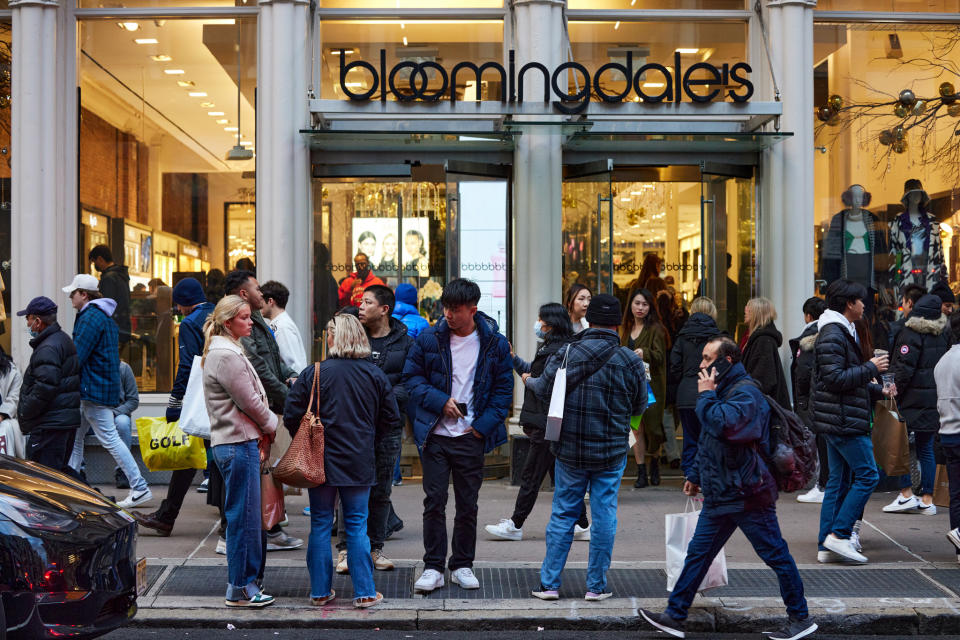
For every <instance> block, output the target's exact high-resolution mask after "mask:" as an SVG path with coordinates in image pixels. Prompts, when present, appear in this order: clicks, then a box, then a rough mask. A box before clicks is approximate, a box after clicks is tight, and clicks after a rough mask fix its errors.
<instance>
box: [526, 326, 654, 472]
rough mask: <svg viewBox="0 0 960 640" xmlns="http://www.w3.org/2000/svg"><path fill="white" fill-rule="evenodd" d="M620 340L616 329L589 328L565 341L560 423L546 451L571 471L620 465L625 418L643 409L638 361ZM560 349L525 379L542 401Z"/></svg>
mask: <svg viewBox="0 0 960 640" xmlns="http://www.w3.org/2000/svg"><path fill="white" fill-rule="evenodd" d="M619 342H620V338H619V337H618V336H617V334H616V333H615V332H613V331H611V330H609V329H597V328H593V327H591V328H590V329H587V330H585V331H583V332H581V333H580V334H579V335H578V336H577V338H576V339H575V340H574V341H573V342H571V343H570V347H569V349H570V350H569V353H568V354H567V355H566V358H567V397H566V402H565V403H564V407H563V425H562V426H561V428H560V440H559V441H558V442H556V443H554V444H553V445H552V447H551V449H552V450H553V452H554V454H555V455H556V456H557V460H559V461H560V462H562V463H564V464H565V465H568V466H570V467H573V468H575V469H582V470H588V471H608V470H611V469H616V468H618V465H622V464H623V458H624V455H625V454H626V452H627V437H628V434H629V433H630V417H631V416H638V415H641V414H643V412H644V411H645V410H646V408H647V380H646V376H645V375H644V367H643V360H641V359H640V356H638V355H637V354H636V353H634V352H633V350H632V349H630V348H627V347H622V346H620V344H619ZM565 352H566V348H564V349H562V350H558V351H557V353H556V354H555V355H554V356H553V357H551V358H550V360H549V361H548V362H547V366H546V368H545V369H544V371H543V375H541V376H540V377H538V378H528V379H527V384H526V386H527V389H530V390H532V391H533V392H534V393H536V394H537V397H539V398H540V399H541V400H542V401H544V402H546V403H549V402H550V399H551V396H552V395H553V382H554V379H555V378H556V374H557V370H558V369H559V368H560V366H561V365H562V363H563V359H564V354H565Z"/></svg>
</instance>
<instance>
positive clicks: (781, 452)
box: [742, 377, 817, 493]
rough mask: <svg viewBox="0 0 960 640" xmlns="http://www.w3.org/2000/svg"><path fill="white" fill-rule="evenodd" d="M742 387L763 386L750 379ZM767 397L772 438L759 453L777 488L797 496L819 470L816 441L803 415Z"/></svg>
mask: <svg viewBox="0 0 960 640" xmlns="http://www.w3.org/2000/svg"><path fill="white" fill-rule="evenodd" d="M742 384H753V385H754V386H756V387H757V388H759V387H760V385H759V384H758V383H757V381H756V380H754V379H752V378H749V377H748V378H747V379H746V380H745V381H744V382H743V383H742ZM763 397H764V398H766V400H767V405H768V406H769V408H770V425H769V426H770V429H769V432H770V436H769V440H768V441H767V446H766V447H764V446H762V444H761V446H759V447H758V451H759V453H760V457H762V458H763V461H764V462H766V463H767V468H769V469H770V473H771V474H772V475H773V477H774V479H775V480H776V481H777V489H778V490H779V491H782V492H784V493H793V492H794V491H798V490H800V489H803V488H805V487H806V486H807V484H809V482H810V480H811V479H812V478H813V475H814V474H815V473H816V471H817V445H816V438H815V436H814V434H813V432H812V431H810V428H809V427H807V425H805V424H804V423H803V420H801V419H800V416H798V415H797V414H796V413H794V412H793V411H790V410H789V409H784V408H783V407H781V406H780V404H779V403H778V402H777V401H776V400H774V399H773V398H771V397H770V396H768V395H767V394H763Z"/></svg>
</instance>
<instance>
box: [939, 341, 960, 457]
mask: <svg viewBox="0 0 960 640" xmlns="http://www.w3.org/2000/svg"><path fill="white" fill-rule="evenodd" d="M933 378H934V380H936V383H937V411H938V413H939V414H940V443H941V444H942V445H944V446H947V447H957V446H960V345H954V346H952V347H950V350H949V351H947V353H946V355H944V356H943V357H942V358H940V362H938V363H937V366H936V367H934V369H933Z"/></svg>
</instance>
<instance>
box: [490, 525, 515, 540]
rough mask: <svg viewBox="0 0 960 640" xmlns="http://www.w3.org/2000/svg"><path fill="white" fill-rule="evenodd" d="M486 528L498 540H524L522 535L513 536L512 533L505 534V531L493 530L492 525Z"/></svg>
mask: <svg viewBox="0 0 960 640" xmlns="http://www.w3.org/2000/svg"><path fill="white" fill-rule="evenodd" d="M484 529H486V530H487V533H489V534H490V535H492V536H493V537H494V538H496V539H498V540H509V541H510V542H520V541H521V540H523V536H522V535H521V536H516V537H513V536H510V535H505V534H503V533H497V532H496V531H491V530H490V527H484Z"/></svg>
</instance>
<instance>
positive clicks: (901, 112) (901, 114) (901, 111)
mask: <svg viewBox="0 0 960 640" xmlns="http://www.w3.org/2000/svg"><path fill="white" fill-rule="evenodd" d="M908 113H910V111H909V110H908V109H907V107H906V105H903V104H901V103H899V102H898V103H897V105H896V106H895V107H894V108H893V115H895V116H897V117H898V118H906V117H907V114H908Z"/></svg>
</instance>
